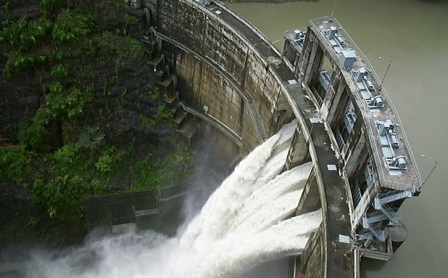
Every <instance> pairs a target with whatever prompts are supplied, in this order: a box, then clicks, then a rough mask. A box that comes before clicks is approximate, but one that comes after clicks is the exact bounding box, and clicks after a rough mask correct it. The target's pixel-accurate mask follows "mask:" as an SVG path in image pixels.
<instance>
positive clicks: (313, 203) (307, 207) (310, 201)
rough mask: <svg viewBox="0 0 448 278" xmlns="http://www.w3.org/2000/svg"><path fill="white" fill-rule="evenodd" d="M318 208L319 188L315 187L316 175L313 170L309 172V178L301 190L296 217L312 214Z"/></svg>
mask: <svg viewBox="0 0 448 278" xmlns="http://www.w3.org/2000/svg"><path fill="white" fill-rule="evenodd" d="M319 207H320V195H319V188H318V186H317V180H316V174H315V172H314V169H313V170H312V171H311V173H310V176H309V177H308V180H307V182H306V185H305V188H304V189H303V192H302V196H301V197H300V201H299V205H298V206H297V210H296V215H300V214H304V213H307V212H312V211H315V210H317V209H318V208H319Z"/></svg>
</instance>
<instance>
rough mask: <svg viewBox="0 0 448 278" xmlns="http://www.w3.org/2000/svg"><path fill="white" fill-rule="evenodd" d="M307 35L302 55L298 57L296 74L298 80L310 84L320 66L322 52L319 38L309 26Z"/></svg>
mask: <svg viewBox="0 0 448 278" xmlns="http://www.w3.org/2000/svg"><path fill="white" fill-rule="evenodd" d="M307 36H309V39H308V40H306V44H305V45H304V46H303V49H304V50H303V51H302V53H303V55H302V57H301V58H300V59H301V60H300V62H299V65H298V68H297V70H298V72H296V75H299V80H301V81H303V82H305V84H307V85H310V83H311V82H312V81H313V80H314V79H315V78H316V74H317V73H318V72H319V71H320V69H321V68H322V63H323V57H324V56H323V55H324V52H323V50H322V48H321V47H320V43H319V39H318V38H317V36H316V35H315V34H314V33H313V32H312V31H311V29H309V28H308V32H307Z"/></svg>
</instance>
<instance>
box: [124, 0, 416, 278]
mask: <svg viewBox="0 0 448 278" xmlns="http://www.w3.org/2000/svg"><path fill="white" fill-rule="evenodd" d="M135 2H136V1H132V3H134V4H135ZM137 2H138V1H137ZM131 6H132V5H131ZM128 12H129V13H130V14H133V15H134V16H137V17H138V18H140V20H141V25H142V30H143V37H144V42H145V43H146V44H147V46H148V51H147V52H148V57H149V62H148V63H149V64H151V65H152V66H153V70H154V72H155V74H156V75H158V76H159V78H160V79H159V87H160V88H161V89H162V90H163V94H164V95H165V98H166V102H167V104H168V105H169V106H170V107H171V108H173V110H176V115H177V116H176V115H175V120H174V121H175V123H176V124H178V125H179V129H180V130H181V132H183V133H184V135H186V137H187V138H189V139H191V138H193V134H194V132H192V131H191V130H193V129H194V128H191V129H188V128H184V130H183V131H182V128H181V123H182V122H183V119H185V117H186V115H187V114H188V115H193V116H194V117H195V118H200V119H201V120H202V121H203V122H205V123H208V124H207V125H205V128H202V130H201V131H202V136H203V137H204V138H208V135H209V134H211V133H212V129H217V130H219V131H220V133H219V134H220V136H221V138H220V139H219V140H216V141H215V142H213V144H214V145H216V146H217V148H219V149H220V150H222V153H223V156H226V158H223V159H225V160H227V161H231V160H232V157H235V156H238V155H242V156H245V155H246V154H247V153H249V152H250V151H252V150H253V149H254V148H255V147H256V146H258V145H260V144H261V143H262V142H264V141H265V140H266V139H267V138H269V137H270V136H271V135H273V134H275V133H276V132H277V131H278V130H279V129H280V127H282V126H283V125H284V123H286V122H288V121H289V120H291V119H292V118H295V119H297V122H298V124H297V127H296V129H295V133H294V136H293V138H292V141H291V144H290V146H289V151H288V155H287V157H286V161H285V166H284V169H291V168H294V167H296V166H297V165H300V164H302V163H303V162H305V161H310V160H311V161H312V165H313V168H312V171H311V174H310V176H309V177H308V180H307V183H306V185H305V188H304V193H303V195H302V196H301V198H300V200H297V201H298V206H297V210H296V212H295V214H296V215H299V214H304V213H307V212H310V211H313V210H316V209H318V208H320V209H321V211H322V224H321V225H320V226H319V229H318V231H317V232H316V233H314V234H313V235H312V236H311V238H310V240H309V241H308V243H307V246H306V247H305V250H304V252H303V254H302V255H301V256H300V258H298V259H297V260H296V261H295V263H294V273H296V274H297V275H294V276H295V277H328V276H331V277H353V276H354V275H356V273H358V272H359V260H360V258H361V256H365V257H371V258H375V259H380V260H388V259H390V257H391V256H392V254H393V253H394V252H395V250H396V249H397V248H398V247H399V246H400V244H401V242H402V239H401V238H403V237H401V236H396V235H397V234H398V235H403V234H404V233H405V228H404V227H403V225H402V224H401V223H400V222H399V214H398V209H399V207H400V206H401V205H402V203H403V201H404V200H405V199H407V198H410V197H413V196H417V195H418V194H419V193H420V187H421V178H420V175H419V173H418V169H417V168H416V163H415V161H414V158H413V155H412V152H411V150H410V147H409V145H408V142H407V139H406V136H405V133H404V130H402V128H401V126H402V125H401V123H400V119H399V117H398V114H397V113H396V111H395V108H394V106H393V104H392V103H391V101H390V100H389V98H388V96H387V93H386V92H385V90H384V88H382V82H381V83H380V80H379V78H378V76H376V73H375V72H374V70H373V68H372V66H371V65H370V62H369V61H368V60H367V58H366V57H365V56H364V55H363V54H362V51H361V50H360V49H358V48H357V46H356V44H355V43H354V42H353V41H352V40H351V38H350V37H349V35H348V34H346V33H345V31H344V29H343V28H342V26H340V24H339V23H338V22H337V20H335V19H334V18H328V17H323V18H320V19H315V20H311V21H310V24H309V26H308V27H307V28H306V29H302V30H294V31H293V32H285V34H284V39H285V43H284V47H283V51H282V53H279V52H278V51H277V50H276V49H275V47H273V45H272V44H271V43H270V42H269V41H268V40H267V39H266V38H265V37H264V36H263V35H262V34H261V33H260V32H259V31H258V30H257V29H256V28H254V27H253V26H251V25H250V24H249V23H247V22H245V20H244V19H242V18H240V17H239V16H238V15H236V14H234V13H233V12H232V11H231V10H229V9H227V8H226V7H225V6H223V5H222V4H220V3H219V2H208V3H206V4H199V3H198V2H195V1H179V0H165V1H157V0H147V1H144V3H142V5H137V6H135V7H133V8H129V10H128ZM179 111H181V112H179ZM196 127H197V126H196ZM212 127H213V128H212ZM189 130H190V131H189ZM397 230H398V232H397Z"/></svg>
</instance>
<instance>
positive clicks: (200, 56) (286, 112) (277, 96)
mask: <svg viewBox="0 0 448 278" xmlns="http://www.w3.org/2000/svg"><path fill="white" fill-rule="evenodd" d="M146 7H147V10H146V13H147V14H150V16H149V18H148V16H147V17H146V19H147V20H148V23H149V24H150V25H151V26H153V27H154V29H152V31H150V32H155V33H156V36H158V38H159V43H158V44H157V46H156V48H159V50H162V51H163V54H164V55H165V57H164V58H165V59H166V61H167V62H168V64H169V65H170V70H171V71H172V73H173V74H175V75H176V76H177V90H178V91H179V92H180V99H181V100H185V101H186V102H187V103H188V105H190V106H193V107H194V108H195V109H196V110H197V111H198V112H200V113H203V114H205V115H207V116H209V117H211V118H214V119H216V120H217V121H218V122H219V123H221V124H222V125H224V126H225V127H224V128H226V129H228V130H229V132H230V133H233V134H232V136H229V137H231V138H232V140H233V141H234V142H235V143H237V145H239V146H240V151H241V153H243V154H244V153H247V152H249V151H251V150H252V149H254V147H255V146H257V145H259V144H260V143H261V142H263V141H264V140H265V139H267V138H268V137H269V136H271V135H273V134H274V133H275V132H277V131H278V129H279V128H280V127H281V126H282V124H283V123H284V121H285V120H286V119H291V117H292V116H293V114H292V111H291V108H290V107H289V105H288V103H287V100H286V98H285V97H284V94H283V92H282V87H281V85H280V84H279V83H278V82H277V80H276V79H275V77H274V75H273V74H271V72H270V71H269V64H268V63H267V61H266V60H265V59H264V58H263V57H262V56H261V55H260V53H259V52H258V51H257V50H256V49H255V48H254V47H253V44H257V43H258V44H263V45H264V46H265V48H266V51H271V47H272V46H271V45H270V44H269V43H268V42H267V40H265V39H264V38H263V37H262V35H261V34H260V36H259V37H254V38H253V41H247V39H246V38H244V37H243V36H242V35H241V34H240V33H239V31H237V30H234V29H233V28H232V27H231V26H229V25H227V24H226V23H225V22H224V21H222V20H221V19H220V16H221V15H222V14H223V13H222V12H221V11H220V9H218V7H216V8H217V9H216V10H215V11H214V13H213V11H210V10H209V9H206V8H205V7H204V6H201V5H199V4H197V3H196V2H183V1H171V0H168V1H146ZM241 26H244V27H245V28H248V27H246V26H245V25H243V24H241ZM162 36H163V37H162ZM164 38H166V39H164ZM272 51H273V52H272V54H274V51H276V50H272Z"/></svg>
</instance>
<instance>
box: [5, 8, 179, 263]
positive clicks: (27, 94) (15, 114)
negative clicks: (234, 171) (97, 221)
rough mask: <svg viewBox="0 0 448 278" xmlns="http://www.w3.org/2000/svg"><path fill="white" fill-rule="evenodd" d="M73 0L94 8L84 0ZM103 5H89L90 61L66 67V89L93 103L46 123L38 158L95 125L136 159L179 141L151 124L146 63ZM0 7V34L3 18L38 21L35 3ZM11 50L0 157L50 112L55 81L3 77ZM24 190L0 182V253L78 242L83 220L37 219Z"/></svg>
mask: <svg viewBox="0 0 448 278" xmlns="http://www.w3.org/2000/svg"><path fill="white" fill-rule="evenodd" d="M70 2H71V1H70ZM76 2H78V3H80V2H86V3H87V4H88V5H93V4H91V3H89V2H90V1H76ZM106 2H107V1H99V2H96V3H95V6H94V7H92V10H95V11H97V13H98V15H99V16H98V17H97V26H95V29H96V30H95V31H96V32H97V33H98V34H100V38H101V40H97V41H94V43H95V45H94V48H95V49H94V51H96V52H95V55H93V56H92V57H90V56H89V58H88V59H85V57H87V55H81V56H80V58H79V59H77V61H75V62H78V64H76V63H72V62H67V63H66V64H69V63H72V64H73V65H74V66H72V68H70V69H74V70H78V72H79V75H78V77H77V79H76V80H75V81H73V82H72V83H70V84H75V85H76V84H79V86H80V87H82V86H85V84H91V86H92V87H93V92H92V95H93V98H92V100H91V101H89V102H88V103H87V104H86V105H85V106H84V107H83V108H84V112H83V114H82V116H80V117H77V118H75V119H69V117H68V116H64V117H60V118H56V119H52V120H50V121H49V123H48V125H46V129H47V132H48V134H49V138H48V141H47V142H46V145H45V147H44V148H43V149H41V150H38V153H39V154H42V155H52V154H53V153H54V152H55V151H57V150H58V149H59V148H61V147H62V146H63V145H64V144H66V143H69V142H71V143H73V142H76V141H77V140H78V136H79V133H80V130H82V128H83V127H85V126H93V125H96V126H99V127H101V128H102V130H104V132H105V134H106V137H107V143H108V144H110V145H112V146H116V147H117V148H120V147H123V148H125V147H127V146H129V145H131V144H132V145H133V146H134V151H135V153H136V155H138V156H139V157H161V156H163V155H164V154H167V153H172V152H175V151H176V150H177V148H178V147H179V145H180V144H181V142H182V140H181V138H180V136H179V135H178V134H177V133H176V132H175V130H174V129H173V128H172V127H171V126H170V125H167V123H166V122H163V121H159V122H157V114H158V113H159V109H160V107H162V106H163V101H162V99H161V98H160V97H158V96H157V90H156V89H155V85H153V83H154V80H155V79H154V77H153V76H152V71H151V69H150V68H149V67H148V65H147V63H146V60H145V59H144V52H143V51H142V50H141V51H140V53H139V52H138V51H134V50H132V48H133V47H138V46H137V45H136V44H135V42H134V41H132V40H131V38H128V37H126V36H116V34H119V35H123V33H126V32H127V30H126V25H127V24H129V22H126V18H125V12H124V9H122V11H121V12H117V11H115V10H114V7H110V6H106V4H105V3H106ZM121 2H122V1H121ZM121 2H120V3H121ZM117 3H118V1H117ZM72 4H73V5H74V3H72ZM0 6H2V9H0V21H1V23H0V30H3V27H4V23H3V22H4V21H6V20H7V19H8V20H18V19H21V18H24V17H26V18H29V19H30V20H33V19H35V20H38V19H39V18H40V17H41V16H42V15H43V11H42V10H41V8H40V5H39V1H0ZM5 24H6V23H5ZM133 24H135V22H134V23H133ZM104 46H109V48H108V47H104ZM104 49H106V50H107V51H106V50H104ZM111 49H112V50H113V51H111ZM12 50H14V49H11V46H10V45H8V44H6V43H4V44H0V70H1V71H2V74H1V75H0V148H1V149H0V152H2V151H3V147H7V146H9V147H11V146H12V147H15V148H17V149H20V148H21V140H20V135H19V134H20V132H19V131H20V127H21V125H23V123H24V122H28V123H30V122H31V121H32V119H33V117H35V116H36V115H37V114H38V112H39V111H42V110H45V109H48V103H47V102H48V95H49V91H50V87H51V85H52V84H54V82H55V80H56V78H54V76H52V74H51V69H50V68H45V67H41V68H25V69H21V70H18V71H15V72H14V73H13V74H8V73H7V71H6V63H7V61H8V58H9V55H10V53H12ZM68 50H70V49H68ZM43 51H45V49H44V50H43ZM108 51H109V52H108ZM114 51H115V52H114ZM117 53H118V54H117ZM135 53H137V54H135ZM134 54H135V55H134ZM86 65H87V66H86ZM69 66H70V65H69ZM78 68H80V69H78ZM70 77H73V76H70ZM65 102H66V103H65V104H64V105H69V104H68V103H69V102H70V100H69V99H68V98H67V99H66V101H65ZM41 166H42V169H40V168H39V169H35V170H34V172H35V173H36V175H40V176H39V177H40V178H43V179H48V178H49V175H51V174H52V173H51V171H49V169H48V164H42V165H41ZM45 167H47V169H45ZM128 168H129V169H128V171H129V172H132V171H134V170H135V169H134V168H133V166H129V167H128ZM0 172H1V171H0ZM37 173H43V174H37ZM0 176H1V173H0ZM132 178H133V177H132V176H130V175H128V176H127V177H125V179H124V180H125V181H124V182H123V181H120V180H119V179H116V181H113V180H112V181H111V184H110V185H109V186H110V187H111V188H114V189H115V190H118V189H122V188H126V187H129V186H130V185H131V184H133V181H132ZM89 179H91V177H86V180H87V181H88V180H89ZM31 185H32V183H31ZM30 189H31V187H29V186H28V187H25V188H24V187H21V186H20V185H18V184H17V183H16V182H14V181H11V180H8V179H2V178H1V181H0V225H1V227H2V233H1V235H0V249H3V247H6V246H10V245H14V246H18V245H28V244H27V243H26V241H29V242H30V244H35V243H36V242H39V241H40V242H42V243H43V244H44V245H49V246H53V247H61V246H66V245H71V244H75V243H79V242H81V241H82V240H83V237H84V235H85V232H86V230H85V227H84V223H82V222H83V221H82V219H81V222H75V223H73V222H70V221H69V222H64V223H60V222H57V221H55V220H54V219H51V218H49V217H48V215H45V213H44V214H41V213H40V212H38V211H37V210H36V207H35V206H33V205H32V204H31V203H30V201H29V197H30V193H31V190H30ZM25 238H27V239H28V240H24V239H25ZM22 243H23V244H22ZM0 259H1V258H0Z"/></svg>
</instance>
